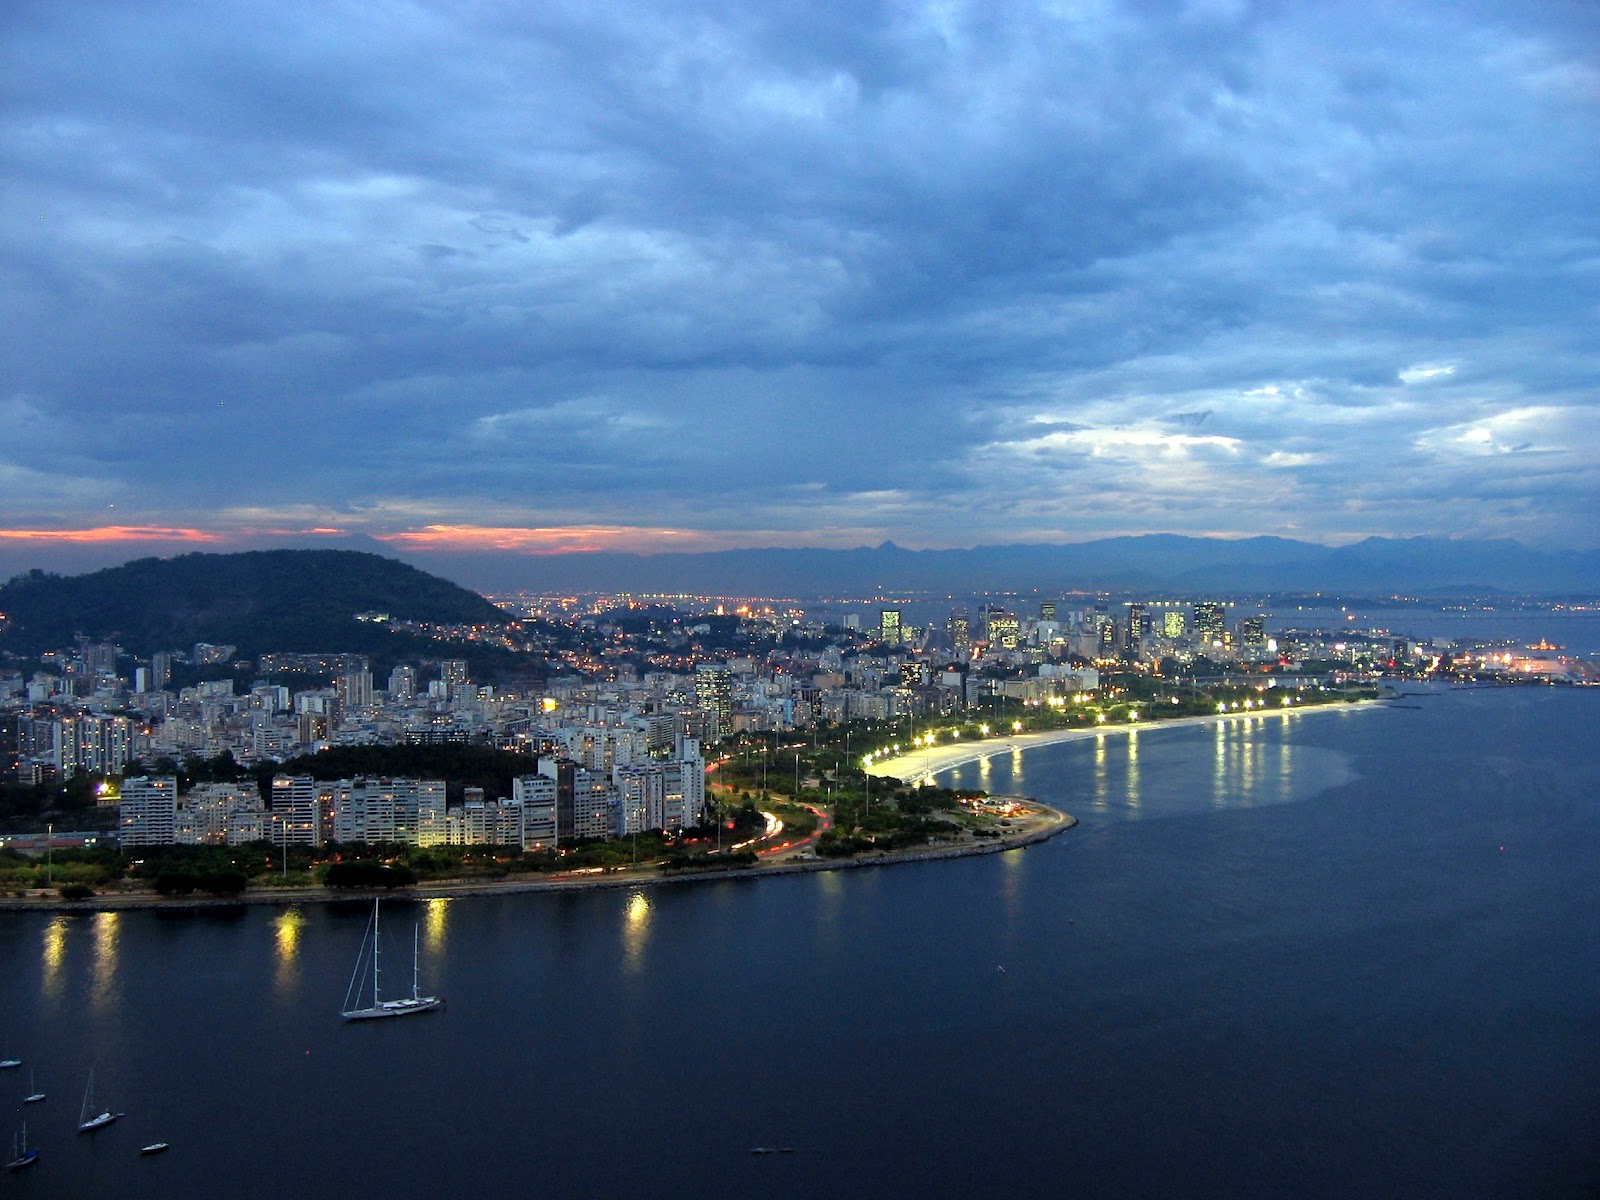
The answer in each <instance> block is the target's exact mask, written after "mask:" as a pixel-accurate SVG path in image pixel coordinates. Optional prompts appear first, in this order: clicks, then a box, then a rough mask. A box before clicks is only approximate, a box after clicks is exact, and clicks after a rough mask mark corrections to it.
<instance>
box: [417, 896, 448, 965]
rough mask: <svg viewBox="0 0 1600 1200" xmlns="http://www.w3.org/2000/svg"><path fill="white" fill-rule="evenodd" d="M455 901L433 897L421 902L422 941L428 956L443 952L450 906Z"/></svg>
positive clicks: (445, 897) (442, 897)
mask: <svg viewBox="0 0 1600 1200" xmlns="http://www.w3.org/2000/svg"><path fill="white" fill-rule="evenodd" d="M454 903H455V901H454V900H452V899H451V898H450V897H448V896H435V897H434V898H433V899H431V900H425V901H423V908H422V940H423V942H424V943H426V945H427V948H428V953H429V954H430V955H437V954H442V953H443V952H444V943H445V931H446V927H447V926H448V925H449V922H450V906H451V905H452V904H454Z"/></svg>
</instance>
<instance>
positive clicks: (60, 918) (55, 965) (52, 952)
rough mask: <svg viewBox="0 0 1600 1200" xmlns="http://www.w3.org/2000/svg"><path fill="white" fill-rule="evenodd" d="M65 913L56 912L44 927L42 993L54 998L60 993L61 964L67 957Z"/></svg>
mask: <svg viewBox="0 0 1600 1200" xmlns="http://www.w3.org/2000/svg"><path fill="white" fill-rule="evenodd" d="M69 924H70V920H69V918H68V917H67V914H66V913H57V914H56V915H55V916H53V917H51V918H50V923H49V924H47V925H46V926H45V927H44V939H43V940H44V979H43V986H44V994H45V995H46V996H49V997H50V998H51V999H55V998H57V997H58V996H60V994H61V965H62V963H64V962H65V961H66V958H67V928H68V926H69Z"/></svg>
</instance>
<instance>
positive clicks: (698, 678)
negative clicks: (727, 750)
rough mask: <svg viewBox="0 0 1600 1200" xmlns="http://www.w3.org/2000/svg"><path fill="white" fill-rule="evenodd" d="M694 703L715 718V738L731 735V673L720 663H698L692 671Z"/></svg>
mask: <svg viewBox="0 0 1600 1200" xmlns="http://www.w3.org/2000/svg"><path fill="white" fill-rule="evenodd" d="M694 696H695V703H696V704H697V705H699V707H700V710H701V711H702V712H704V713H707V714H709V715H711V716H714V717H715V718H716V727H717V728H716V734H715V736H716V737H719V738H725V737H727V736H729V735H730V734H731V733H733V673H732V672H731V671H729V670H728V668H727V667H725V666H723V665H722V664H721V663H700V664H698V665H697V666H696V667H695V669H694Z"/></svg>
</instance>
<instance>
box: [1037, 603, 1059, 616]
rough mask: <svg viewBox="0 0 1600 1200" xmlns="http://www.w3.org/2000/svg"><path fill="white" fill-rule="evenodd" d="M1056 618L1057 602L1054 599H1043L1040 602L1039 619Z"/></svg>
mask: <svg viewBox="0 0 1600 1200" xmlns="http://www.w3.org/2000/svg"><path fill="white" fill-rule="evenodd" d="M1055 619H1056V602H1055V601H1054V600H1041V601H1040V602H1039V620H1041V621H1054V620H1055Z"/></svg>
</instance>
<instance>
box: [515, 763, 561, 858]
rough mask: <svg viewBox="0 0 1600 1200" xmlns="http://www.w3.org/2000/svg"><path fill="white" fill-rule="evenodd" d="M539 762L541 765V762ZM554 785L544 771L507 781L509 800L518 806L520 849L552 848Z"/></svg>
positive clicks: (554, 840)
mask: <svg viewBox="0 0 1600 1200" xmlns="http://www.w3.org/2000/svg"><path fill="white" fill-rule="evenodd" d="M545 761H549V760H545ZM540 765H541V766H543V762H541V763H540ZM557 786H558V784H557V780H556V778H555V777H554V776H552V775H546V774H539V775H519V776H517V777H516V778H515V779H513V780H512V781H511V800H512V803H514V804H520V805H521V806H522V848H523V849H524V850H547V849H553V848H554V847H555V845H556V791H557Z"/></svg>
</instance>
